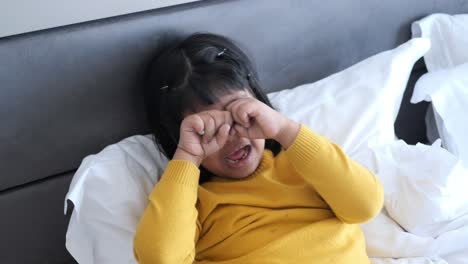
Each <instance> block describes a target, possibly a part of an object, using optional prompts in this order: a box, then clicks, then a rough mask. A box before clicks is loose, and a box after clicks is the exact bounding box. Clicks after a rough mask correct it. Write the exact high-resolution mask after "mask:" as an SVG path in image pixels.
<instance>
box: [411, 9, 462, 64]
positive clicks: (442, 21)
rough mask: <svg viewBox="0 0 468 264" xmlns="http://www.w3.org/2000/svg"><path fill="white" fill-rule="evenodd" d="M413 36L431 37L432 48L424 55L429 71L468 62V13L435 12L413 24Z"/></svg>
mask: <svg viewBox="0 0 468 264" xmlns="http://www.w3.org/2000/svg"><path fill="white" fill-rule="evenodd" d="M411 31H412V34H413V37H423V38H429V39H430V40H431V49H430V50H429V51H428V52H427V53H426V55H424V61H425V63H426V67H427V69H428V71H430V72H431V71H436V70H441V69H446V68H449V67H453V66H457V65H460V64H462V63H465V62H468V14H463V15H453V16H452V15H447V14H433V15H430V16H427V17H425V18H423V19H421V20H419V21H416V22H413V24H412V25H411Z"/></svg>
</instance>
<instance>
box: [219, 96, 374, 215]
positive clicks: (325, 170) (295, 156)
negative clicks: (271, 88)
mask: <svg viewBox="0 0 468 264" xmlns="http://www.w3.org/2000/svg"><path fill="white" fill-rule="evenodd" d="M227 109H228V110H229V111H231V112H232V115H233V118H234V121H235V124H234V129H235V130H236V132H237V133H238V134H239V135H240V136H243V137H248V138H273V139H275V140H276V141H278V142H279V143H280V144H281V145H282V146H283V148H285V149H287V151H286V153H287V154H286V155H287V156H288V157H289V159H290V160H291V163H292V165H293V166H294V168H295V169H296V171H297V172H298V173H299V174H300V175H301V176H302V177H303V178H304V179H305V180H306V181H307V182H308V183H309V184H310V185H312V186H313V187H314V188H315V189H316V190H317V192H318V193H319V194H320V196H321V197H322V198H323V199H324V200H325V201H326V202H327V204H328V205H329V206H330V207H331V209H332V210H333V212H334V213H335V215H336V216H337V217H338V218H339V219H341V220H342V221H343V222H346V223H362V222H365V221H367V220H370V219H371V218H372V217H374V216H375V215H376V214H377V213H378V212H379V211H380V209H381V208H382V204H383V188H382V185H381V184H380V182H379V181H378V180H377V178H376V177H375V176H374V175H373V174H372V173H371V172H370V171H369V170H367V169H366V168H364V167H363V166H361V165H360V164H358V163H357V162H355V161H353V160H352V159H350V158H349V157H348V156H347V155H346V154H345V153H344V152H343V151H342V150H341V149H340V148H339V147H338V146H337V145H335V144H333V143H332V142H330V141H329V140H327V139H326V138H324V137H322V136H320V135H318V134H316V133H314V132H313V131H312V130H310V129H309V128H307V127H305V126H301V125H299V124H298V123H296V122H294V121H292V120H289V119H288V118H286V117H285V116H284V115H282V114H281V113H279V112H277V111H275V110H273V109H271V108H270V107H268V106H267V105H265V104H264V103H262V102H260V101H258V100H256V99H253V98H244V99H239V100H236V101H235V102H233V103H231V104H230V105H228V106H227Z"/></svg>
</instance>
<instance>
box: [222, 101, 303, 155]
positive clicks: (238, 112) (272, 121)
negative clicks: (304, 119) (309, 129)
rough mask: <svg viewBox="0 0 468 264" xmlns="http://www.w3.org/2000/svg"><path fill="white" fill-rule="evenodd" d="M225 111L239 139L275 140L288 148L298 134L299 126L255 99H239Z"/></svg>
mask: <svg viewBox="0 0 468 264" xmlns="http://www.w3.org/2000/svg"><path fill="white" fill-rule="evenodd" d="M226 109H227V110H228V111H229V112H231V114H232V117H233V119H234V122H235V124H234V129H235V130H236V132H237V133H238V135H239V136H241V137H247V138H252V139H255V138H264V139H269V138H271V139H275V140H276V141H278V142H279V143H280V144H281V145H282V146H283V147H284V148H288V147H289V146H290V145H291V144H292V142H293V141H294V139H295V138H296V136H297V134H298V132H299V127H300V126H299V124H298V123H296V122H294V121H292V120H290V119H289V118H287V117H286V116H284V115H283V114H281V113H279V112H277V111H275V110H274V109H272V108H271V107H269V106H268V105H266V104H264V103H262V102H260V101H259V100H257V99H255V98H251V97H249V98H241V99H238V100H236V101H234V102H232V103H230V104H229V105H228V106H227V107H226Z"/></svg>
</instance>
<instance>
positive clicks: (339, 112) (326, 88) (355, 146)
mask: <svg viewBox="0 0 468 264" xmlns="http://www.w3.org/2000/svg"><path fill="white" fill-rule="evenodd" d="M429 47H430V42H429V40H428V39H423V38H415V39H412V40H410V41H408V42H406V43H404V44H402V45H400V46H399V47H397V48H395V49H393V50H390V51H386V52H382V53H379V54H377V55H374V56H372V57H370V58H368V59H366V60H364V61H362V62H360V63H358V64H356V65H353V66H351V67H350V68H348V69H346V70H344V71H342V72H339V73H336V74H334V75H331V76H330V77H328V78H325V79H323V80H321V81H318V82H315V83H311V84H305V85H302V86H299V87H297V88H294V89H291V90H283V91H279V92H276V93H272V94H269V98H270V100H271V101H272V103H273V105H274V106H275V107H276V108H277V109H278V110H279V111H281V112H283V113H286V114H287V115H288V116H289V117H290V118H292V119H294V120H296V121H298V122H301V123H304V124H306V125H308V126H309V127H311V128H313V129H314V130H315V131H316V132H318V133H320V134H322V135H325V136H327V137H328V138H330V139H331V140H332V141H334V142H335V143H337V144H338V145H340V146H341V147H342V148H343V150H344V151H346V152H347V154H348V155H351V156H355V155H357V153H358V152H359V151H362V150H363V149H367V148H368V147H369V146H371V145H380V144H385V143H389V142H392V141H394V140H395V131H394V122H395V120H396V117H397V114H398V111H399V109H400V104H401V101H402V98H403V93H404V91H405V89H406V84H407V81H408V77H409V75H410V73H411V70H412V68H413V65H414V63H415V62H416V61H417V60H418V59H419V58H421V57H422V56H423V55H424V53H425V52H426V51H427V50H428V49H429Z"/></svg>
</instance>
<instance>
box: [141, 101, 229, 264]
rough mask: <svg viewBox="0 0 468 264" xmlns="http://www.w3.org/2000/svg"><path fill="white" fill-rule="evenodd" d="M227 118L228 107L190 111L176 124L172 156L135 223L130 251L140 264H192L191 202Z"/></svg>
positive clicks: (223, 136) (195, 226)
mask: <svg viewBox="0 0 468 264" xmlns="http://www.w3.org/2000/svg"><path fill="white" fill-rule="evenodd" d="M231 125H232V118H231V114H230V113H229V112H227V111H218V110H211V111H205V112H201V113H196V114H193V115H189V116H187V117H185V118H184V120H183V121H182V123H181V126H180V139H179V143H178V145H177V150H176V151H175V153H174V157H173V159H172V160H171V161H170V162H169V164H168V165H167V168H166V170H165V171H164V174H163V175H162V177H161V180H160V181H159V182H158V183H157V184H156V186H155V188H154V190H153V192H152V193H151V194H150V197H149V200H150V203H149V205H148V207H147V208H146V210H145V212H144V214H143V217H142V218H141V220H140V223H139V225H138V228H137V231H136V235H135V239H134V255H135V258H136V259H137V261H138V262H139V263H140V264H145V263H158V264H164V263H192V262H193V261H194V259H195V245H196V242H197V241H198V236H199V234H200V230H201V225H200V222H199V221H198V212H197V210H196V207H195V205H196V202H197V195H198V181H199V178H200V170H199V169H198V167H199V166H200V163H201V162H202V161H203V159H204V158H206V157H207V156H209V155H211V154H212V153H215V152H217V151H218V150H219V149H220V148H222V147H223V146H224V144H225V143H226V141H227V139H228V136H229V130H230V129H231Z"/></svg>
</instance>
